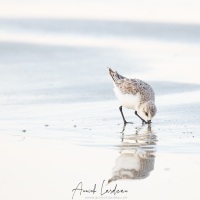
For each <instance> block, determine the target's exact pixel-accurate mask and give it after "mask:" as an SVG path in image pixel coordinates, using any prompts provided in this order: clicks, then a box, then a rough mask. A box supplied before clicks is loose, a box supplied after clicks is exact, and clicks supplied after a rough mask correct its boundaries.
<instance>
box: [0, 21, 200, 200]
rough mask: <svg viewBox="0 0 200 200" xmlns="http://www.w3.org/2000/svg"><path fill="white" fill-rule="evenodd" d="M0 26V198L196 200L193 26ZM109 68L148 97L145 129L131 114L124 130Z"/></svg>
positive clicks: (198, 153) (198, 94)
mask: <svg viewBox="0 0 200 200" xmlns="http://www.w3.org/2000/svg"><path fill="white" fill-rule="evenodd" d="M0 24H1V27H2V29H1V32H0V35H1V37H0V55H1V56H0V83H1V87H0V113H1V115H0V132H1V133H0V160H1V165H0V177H1V179H0V199H6V200H11V199H20V200H23V199H24V200H25V199H29V200H32V199H34V200H35V199H37V200H38V199H45V200H51V199H52V200H53V199H59V200H64V199H71V198H72V197H73V192H72V190H73V189H74V188H76V187H77V185H78V184H79V183H80V182H82V184H83V188H84V189H86V190H89V189H93V188H94V185H95V184H96V190H97V191H96V193H95V194H93V193H92V192H91V193H84V192H82V194H81V195H80V191H79V192H78V191H77V192H76V193H75V195H74V199H115V198H118V199H119V198H120V199H140V200H143V199H147V198H149V199H151V198H152V199H154V200H160V199H162V200H165V199H166V200H168V199H182V200H186V199H192V200H197V199H199V194H198V182H199V178H200V173H199V167H200V145H199V144H200V136H199V122H200V116H199V111H200V104H199V102H200V80H199V64H200V61H199V52H200V51H199V50H200V48H199V41H200V38H199V30H200V29H199V26H198V25H194V26H192V30H193V31H192V33H194V34H192V33H191V32H190V31H189V32H188V30H190V29H188V25H184V26H183V25H180V26H173V25H170V24H167V25H166V26H164V25H161V24H159V23H154V24H153V25H152V24H151V23H150V24H149V27H154V28H155V29H154V31H153V32H151V33H150V34H143V35H141V34H140V32H143V30H144V29H143V28H145V27H148V26H147V25H148V23H147V24H146V23H145V24H144V23H141V24H139V22H138V23H132V24H131V22H128V23H125V22H124V23H123V22H119V23H117V22H115V23H112V21H110V22H107V24H106V23H105V22H104V21H103V22H101V21H96V23H94V21H90V20H85V21H82V22H81V24H85V25H83V27H85V29H84V28H83V27H80V21H76V20H60V21H59V20H58V19H57V22H56V23H55V21H54V20H52V21H51V20H50V19H49V20H39V19H27V20H23V19H18V20H12V19H1V20H0ZM55 24H57V26H56V27H55ZM77 24H79V25H77ZM94 24H95V25H96V27H94ZM138 24H139V26H138ZM103 25H107V26H108V27H111V28H110V29H105V27H104V26H103ZM112 26H113V27H112ZM118 26H119V27H121V26H123V30H126V31H121V32H120V31H117V30H118V28H117V27H118ZM130 26H132V27H133V29H129V27H130ZM27 27H28V28H27ZM63 27H70V28H69V29H64V28H63ZM163 27H165V28H166V29H168V30H170V32H173V33H174V34H167V35H163V31H162V30H163ZM81 30H84V31H83V32H81ZM105 30H106V31H105ZM113 30H115V31H114V32H113ZM145 30H147V31H150V29H148V28H147V29H145ZM184 31H185V32H184ZM115 32H117V33H118V34H115ZM175 33H177V35H179V34H180V33H181V37H179V36H177V35H176V34H175ZM108 66H111V67H113V69H116V70H118V71H119V73H120V74H123V75H125V76H128V77H137V78H140V79H143V80H145V81H147V82H148V83H150V84H151V85H152V87H153V88H154V89H155V93H156V104H157V107H158V113H157V115H156V117H155V119H154V120H153V123H152V125H151V127H148V126H141V121H140V120H139V119H138V118H137V117H135V115H134V112H133V111H131V110H124V112H125V115H126V118H127V120H128V121H132V122H134V123H133V124H128V125H127V126H126V127H123V123H122V119H121V116H120V112H119V110H118V107H119V103H118V102H117V100H116V98H115V96H114V93H113V91H112V80H111V78H110V77H109V74H108V69H107V68H106V67H108ZM104 180H105V185H104V187H103V191H105V190H106V189H108V190H110V189H111V190H113V189H114V188H115V186H116V184H117V188H119V189H121V190H127V191H128V192H127V193H120V194H116V195H115V194H110V193H107V194H104V195H102V194H101V186H102V183H103V181H104ZM108 182H109V184H107V183H108ZM104 189H105V190H104Z"/></svg>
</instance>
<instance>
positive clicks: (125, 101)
mask: <svg viewBox="0 0 200 200" xmlns="http://www.w3.org/2000/svg"><path fill="white" fill-rule="evenodd" d="M114 92H115V95H116V97H117V98H118V100H119V101H120V103H121V105H122V106H124V107H126V108H128V109H134V110H137V108H138V105H139V102H140V94H139V93H137V94H136V95H133V94H123V93H122V92H121V91H120V90H119V88H118V87H116V86H115V87H114Z"/></svg>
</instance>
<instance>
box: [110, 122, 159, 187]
mask: <svg viewBox="0 0 200 200" xmlns="http://www.w3.org/2000/svg"><path fill="white" fill-rule="evenodd" d="M125 129H126V126H124V127H123V130H122V140H121V144H120V145H119V149H120V155H119V157H118V158H117V159H116V161H115V166H114V167H113V169H112V177H111V178H110V179H109V180H108V183H110V182H113V181H116V180H121V179H132V180H133V179H145V178H147V177H148V176H149V174H150V172H151V171H153V170H154V162H155V146H156V141H157V140H156V135H155V134H154V133H153V131H152V130H151V125H150V124H149V125H148V126H144V125H143V126H139V127H136V128H135V132H134V134H130V135H128V134H127V133H126V134H125Z"/></svg>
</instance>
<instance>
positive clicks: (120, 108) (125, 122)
mask: <svg viewBox="0 0 200 200" xmlns="http://www.w3.org/2000/svg"><path fill="white" fill-rule="evenodd" d="M119 110H120V112H121V115H122V118H123V121H124V125H126V124H133V122H127V121H126V119H125V117H124V114H123V112H122V106H120V107H119Z"/></svg>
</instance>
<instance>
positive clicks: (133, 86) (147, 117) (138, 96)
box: [109, 68, 157, 124]
mask: <svg viewBox="0 0 200 200" xmlns="http://www.w3.org/2000/svg"><path fill="white" fill-rule="evenodd" d="M109 73H110V76H111V77H112V79H113V82H114V92H115V95H116V96H117V98H118V100H119V101H120V103H121V106H120V107H119V110H120V112H121V115H122V118H123V121H124V124H127V123H130V122H127V121H126V119H125V117H124V114H123V112H122V106H123V107H125V108H128V109H133V110H135V115H137V116H138V117H139V118H140V119H141V120H142V124H150V123H151V120H152V118H153V117H154V116H155V114H156V111H157V109H156V105H155V93H154V91H153V89H152V87H151V86H150V85H149V84H147V83H145V82H144V81H142V80H139V79H129V78H126V77H124V76H122V75H120V74H118V73H117V72H116V71H113V70H112V69H111V68H109Z"/></svg>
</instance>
